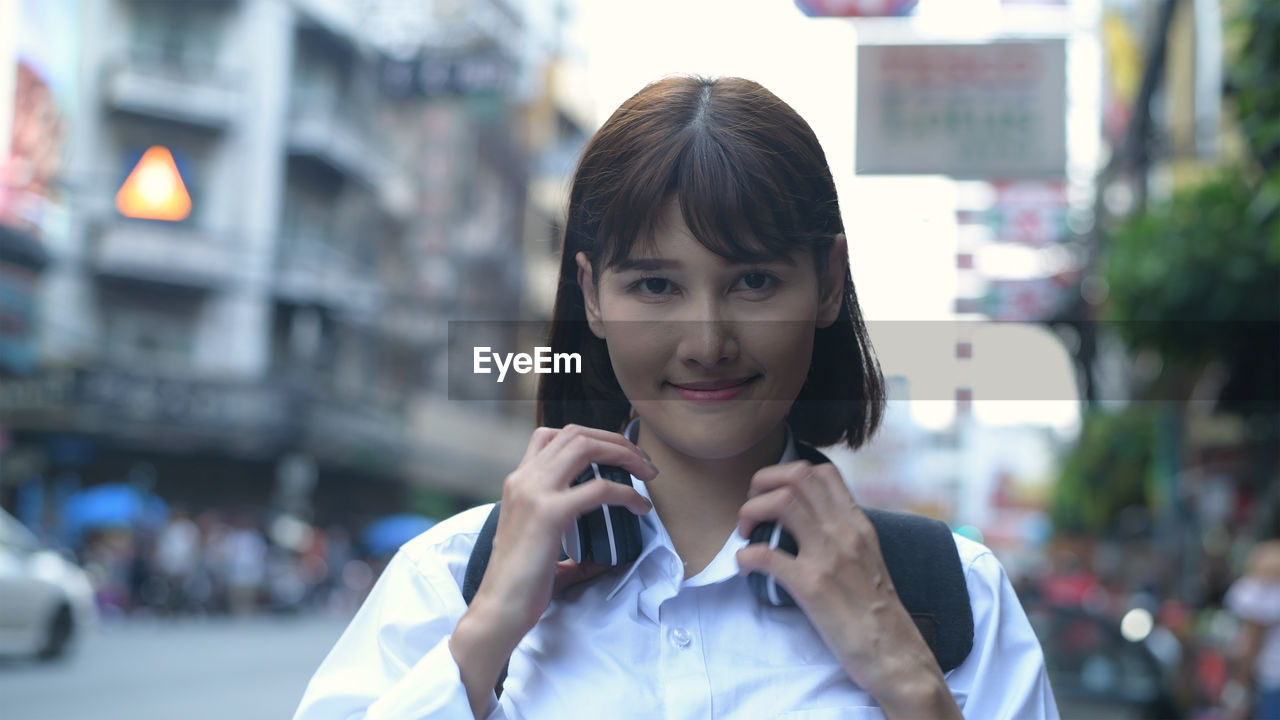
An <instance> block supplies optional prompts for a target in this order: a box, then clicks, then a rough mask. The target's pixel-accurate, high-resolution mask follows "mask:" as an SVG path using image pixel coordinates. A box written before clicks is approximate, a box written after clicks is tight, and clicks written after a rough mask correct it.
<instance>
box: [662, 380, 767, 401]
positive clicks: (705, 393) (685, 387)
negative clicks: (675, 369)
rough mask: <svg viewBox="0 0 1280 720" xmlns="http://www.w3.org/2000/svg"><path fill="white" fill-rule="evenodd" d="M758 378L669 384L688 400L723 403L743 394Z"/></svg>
mask: <svg viewBox="0 0 1280 720" xmlns="http://www.w3.org/2000/svg"><path fill="white" fill-rule="evenodd" d="M758 377H760V376H759V375H751V376H750V377H740V378H726V379H724V380H704V381H699V382H693V383H687V384H676V383H669V384H670V385H671V386H672V387H673V388H675V389H676V392H678V393H680V396H681V397H683V398H684V399H686V400H690V401H693V402H699V403H706V402H722V401H724V400H728V399H730V398H732V397H733V396H735V395H737V394H738V393H740V392H742V390H743V388H745V387H746V386H747V385H749V384H751V383H752V382H754V381H755V380H756V378H758Z"/></svg>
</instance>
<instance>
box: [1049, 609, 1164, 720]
mask: <svg viewBox="0 0 1280 720" xmlns="http://www.w3.org/2000/svg"><path fill="white" fill-rule="evenodd" d="M1026 611H1027V617H1028V619H1030V620H1031V626H1032V627H1033V628H1034V629H1035V632H1036V635H1037V636H1038V637H1039V638H1040V645H1041V647H1042V648H1043V649H1044V658H1045V666H1046V667H1047V669H1048V671H1049V680H1050V682H1051V683H1052V684H1053V693H1054V696H1055V698H1056V699H1057V701H1058V711H1059V713H1060V714H1061V716H1062V718H1063V720H1174V719H1176V718H1179V717H1182V715H1183V714H1182V713H1181V712H1180V711H1179V710H1178V708H1177V703H1176V701H1175V699H1174V695H1173V692H1172V683H1173V668H1171V667H1168V666H1166V664H1164V663H1162V662H1161V661H1160V660H1159V659H1158V656H1157V655H1156V653H1154V652H1152V649H1151V647H1149V646H1148V644H1147V642H1146V641H1145V638H1144V639H1140V640H1129V639H1126V638H1125V636H1124V633H1122V632H1121V629H1120V627H1119V625H1118V624H1117V623H1116V622H1115V621H1114V620H1111V619H1108V618H1106V617H1104V616H1101V615H1098V614H1095V613H1092V612H1088V611H1085V610H1082V609H1080V608H1075V607H1065V606H1057V605H1048V604H1044V605H1030V606H1028V607H1027V608H1026Z"/></svg>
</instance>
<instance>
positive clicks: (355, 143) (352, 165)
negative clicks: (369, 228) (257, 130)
mask: <svg viewBox="0 0 1280 720" xmlns="http://www.w3.org/2000/svg"><path fill="white" fill-rule="evenodd" d="M371 134H372V133H371V132H370V131H367V130H365V129H363V128H362V127H361V125H360V123H358V122H356V121H355V120H354V119H352V118H349V117H345V116H343V115H342V114H340V113H338V112H336V111H334V110H328V109H321V108H314V107H309V106H305V105H304V106H300V107H295V108H294V111H293V112H292V113H291V117H290V122H289V130H288V148H289V154H290V155H291V156H293V157H299V158H307V159H309V160H312V161H315V162H317V163H320V164H322V165H324V166H326V167H328V168H329V169H330V170H332V171H333V172H335V173H338V174H339V175H341V176H343V177H346V178H351V179H354V180H356V181H358V182H360V183H363V184H364V185H366V186H369V187H377V186H378V185H379V184H380V183H381V181H382V180H383V178H385V177H386V176H387V175H388V174H389V172H390V163H389V162H388V161H387V159H386V158H385V157H384V156H383V155H382V154H381V153H380V152H379V151H378V150H377V148H375V147H374V145H373V143H372V142H370V139H369V136H370V135H371Z"/></svg>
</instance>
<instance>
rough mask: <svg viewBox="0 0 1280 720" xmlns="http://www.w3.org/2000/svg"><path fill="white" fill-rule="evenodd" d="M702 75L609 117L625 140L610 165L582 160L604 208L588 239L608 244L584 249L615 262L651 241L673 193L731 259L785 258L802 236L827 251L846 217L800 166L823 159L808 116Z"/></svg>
mask: <svg viewBox="0 0 1280 720" xmlns="http://www.w3.org/2000/svg"><path fill="white" fill-rule="evenodd" d="M697 82H700V83H702V85H701V86H700V88H699V89H700V93H699V95H697V96H695V95H694V93H691V92H689V91H688V89H687V88H683V89H682V88H676V89H674V90H673V91H670V92H668V93H665V94H661V95H658V96H657V97H653V95H654V94H653V93H651V94H650V96H649V97H647V98H646V99H645V102H644V103H643V104H641V103H638V102H635V98H633V99H632V100H631V101H628V102H627V103H626V104H624V105H623V106H622V107H621V108H619V110H618V111H617V112H616V113H615V114H614V117H613V118H611V119H610V122H609V123H606V125H609V124H610V123H613V122H615V121H617V122H618V124H619V125H620V126H623V127H622V129H620V130H619V131H618V132H617V133H616V134H617V140H618V141H619V144H620V145H623V146H624V147H622V148H620V150H619V152H618V153H617V156H616V157H610V158H608V161H609V169H608V171H605V169H604V167H599V168H593V167H589V166H587V165H584V166H583V167H582V168H580V175H582V174H584V173H589V174H590V176H591V177H592V178H593V179H594V182H593V185H594V188H593V191H592V192H591V195H590V197H584V198H583V200H584V203H583V205H584V210H587V213H586V215H587V216H588V217H595V218H598V221H599V222H598V225H597V226H596V227H594V228H591V230H593V234H594V238H592V240H593V241H597V240H598V241H599V242H600V243H601V244H602V245H603V247H599V248H594V247H593V249H594V250H595V252H590V251H589V252H588V255H589V256H591V257H592V259H593V264H595V263H597V262H602V263H603V264H604V265H606V266H613V265H616V264H618V263H620V262H622V261H623V260H625V259H627V258H628V257H630V256H631V254H632V252H633V250H634V249H635V248H636V245H637V243H639V246H640V248H641V249H652V247H651V242H650V241H651V238H652V237H653V233H654V231H655V230H657V228H656V227H655V223H657V222H658V221H659V219H660V218H661V217H662V210H663V205H664V203H666V202H667V201H668V199H670V198H676V199H677V200H678V202H679V204H680V211H681V215H682V216H683V219H684V222H685V225H687V226H688V227H689V230H690V231H691V232H692V233H693V235H694V237H695V238H696V239H697V240H698V242H699V243H701V244H702V245H703V247H705V248H707V250H709V251H710V252H713V253H715V254H716V255H719V256H720V257H723V258H725V259H726V260H729V261H731V262H757V261H765V260H775V259H779V258H785V257H788V256H790V254H791V253H792V252H794V251H795V250H796V248H798V247H806V246H808V247H813V248H814V250H815V257H821V258H825V253H821V254H820V253H818V252H817V251H820V250H825V249H826V248H828V247H830V242H831V240H832V238H833V237H834V236H835V235H836V234H837V233H840V232H843V224H842V223H841V221H840V215H839V211H838V206H837V203H836V199H835V196H834V192H833V188H829V187H827V188H824V187H823V183H822V182H820V181H819V182H815V181H814V180H815V179H814V178H813V177H812V176H808V177H807V176H806V175H805V174H804V173H803V172H802V171H801V170H800V168H803V167H807V166H808V167H812V166H813V165H814V164H815V163H816V164H817V165H819V166H822V167H825V165H826V159H825V157H824V156H823V155H822V150H821V148H820V147H818V146H817V145H816V143H814V144H810V143H808V142H806V137H805V136H806V135H811V134H812V131H811V130H810V129H809V128H808V126H807V124H805V123H804V121H803V120H802V119H801V118H800V117H799V116H798V115H795V113H794V111H791V110H790V108H786V106H785V105H782V103H781V101H780V100H778V99H777V98H776V97H773V96H772V95H771V94H768V93H767V91H765V93H764V94H761V93H755V94H757V95H759V97H758V98H747V99H749V100H752V101H754V102H752V103H746V104H744V103H743V102H742V100H743V97H742V96H743V95H744V94H747V95H750V94H752V93H754V90H753V88H752V87H750V86H746V85H743V86H735V84H734V83H733V82H732V81H731V80H724V79H722V80H720V81H717V82H716V83H715V85H714V87H713V86H711V85H709V84H707V83H710V82H711V81H708V80H701V79H698V80H697ZM681 90H683V91H681ZM641 94H642V95H643V94H644V93H641ZM726 95H728V97H726ZM637 97H639V96H637ZM780 105H781V107H779V106H780ZM784 108H785V110H784ZM797 124H799V125H800V127H796V125H797ZM628 140H629V141H630V142H628ZM610 155H612V153H610ZM802 155H803V156H804V157H802ZM600 160H606V158H603V157H602V158H600ZM593 211H594V212H593ZM591 244H592V245H594V242H593V243H591Z"/></svg>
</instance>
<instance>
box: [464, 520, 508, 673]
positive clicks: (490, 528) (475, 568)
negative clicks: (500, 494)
mask: <svg viewBox="0 0 1280 720" xmlns="http://www.w3.org/2000/svg"><path fill="white" fill-rule="evenodd" d="M501 511H502V503H501V502H496V503H494V504H493V509H492V510H490V511H489V517H487V518H485V520H484V525H483V526H482V527H481V528H480V534H479V535H477V536H476V544H475V545H474V546H473V547H472V548H471V556H470V557H469V558H467V571H466V574H464V575H463V576H462V599H463V600H464V601H465V602H466V603H467V605H470V604H471V600H472V599H474V598H475V596H476V591H477V590H479V589H480V581H481V580H483V579H484V571H485V570H486V569H488V567H489V556H490V555H492V554H493V536H494V535H495V534H496V533H497V532H498V514H499V513H500V512H501ZM506 680H507V666H506V665H503V666H502V672H501V673H498V682H497V683H495V684H494V686H493V692H494V693H495V694H497V695H498V697H502V683H504V682H506Z"/></svg>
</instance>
